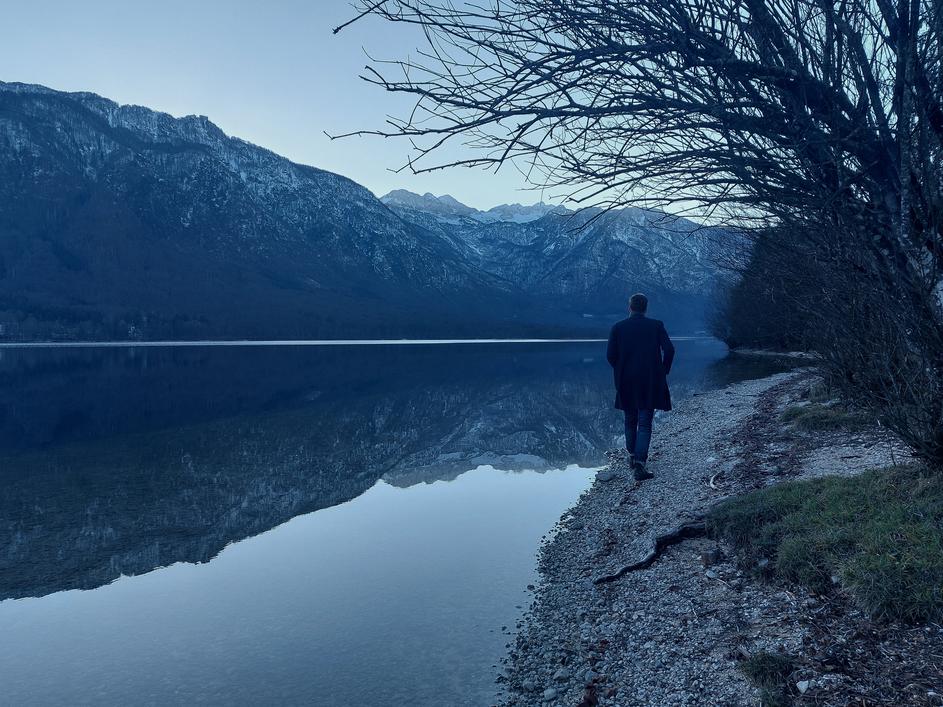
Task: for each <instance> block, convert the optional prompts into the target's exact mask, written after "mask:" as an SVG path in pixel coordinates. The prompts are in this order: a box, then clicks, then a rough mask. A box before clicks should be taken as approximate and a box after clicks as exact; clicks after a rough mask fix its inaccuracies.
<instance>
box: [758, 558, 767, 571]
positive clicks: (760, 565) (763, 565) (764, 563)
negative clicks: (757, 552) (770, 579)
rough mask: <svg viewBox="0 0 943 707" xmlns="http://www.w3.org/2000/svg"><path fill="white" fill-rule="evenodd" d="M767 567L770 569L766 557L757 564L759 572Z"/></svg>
mask: <svg viewBox="0 0 943 707" xmlns="http://www.w3.org/2000/svg"><path fill="white" fill-rule="evenodd" d="M767 567H769V559H768V558H766V557H764V558H763V559H762V560H760V561H759V562H757V563H756V568H757V569H758V570H765V569H766V568H767Z"/></svg>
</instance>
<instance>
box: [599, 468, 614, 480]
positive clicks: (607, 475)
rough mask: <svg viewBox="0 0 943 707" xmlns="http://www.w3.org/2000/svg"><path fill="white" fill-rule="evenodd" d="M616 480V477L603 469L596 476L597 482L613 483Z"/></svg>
mask: <svg viewBox="0 0 943 707" xmlns="http://www.w3.org/2000/svg"><path fill="white" fill-rule="evenodd" d="M614 478H616V475H615V474H614V473H612V472H611V471H608V470H607V469H603V470H602V471H600V472H599V473H598V474H596V480H597V481H612V480H613V479H614Z"/></svg>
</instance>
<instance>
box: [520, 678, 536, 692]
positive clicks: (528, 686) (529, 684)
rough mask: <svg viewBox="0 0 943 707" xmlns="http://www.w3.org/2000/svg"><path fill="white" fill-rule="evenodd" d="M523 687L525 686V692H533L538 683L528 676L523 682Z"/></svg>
mask: <svg viewBox="0 0 943 707" xmlns="http://www.w3.org/2000/svg"><path fill="white" fill-rule="evenodd" d="M521 687H522V688H524V691H525V692H533V691H534V690H536V689H537V684H536V683H535V682H534V681H533V680H531V679H530V678H528V679H527V680H525V681H524V682H522V683H521Z"/></svg>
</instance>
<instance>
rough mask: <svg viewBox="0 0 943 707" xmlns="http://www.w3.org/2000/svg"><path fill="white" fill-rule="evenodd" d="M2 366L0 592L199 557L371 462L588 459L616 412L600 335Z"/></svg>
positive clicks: (343, 497)
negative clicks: (538, 341)
mask: <svg viewBox="0 0 943 707" xmlns="http://www.w3.org/2000/svg"><path fill="white" fill-rule="evenodd" d="M720 353H721V352H720V351H719V350H718V348H717V347H716V346H714V347H701V348H700V349H698V350H697V351H695V350H694V349H693V348H692V349H691V351H690V352H689V354H696V355H689V356H688V357H687V361H686V362H685V364H684V365H683V366H679V369H678V371H677V379H676V387H678V388H683V387H684V384H685V380H688V381H689V384H690V385H694V381H695V380H697V381H700V380H701V379H702V378H703V374H704V372H705V370H707V367H708V364H709V363H710V362H711V361H716V359H717V358H718V357H719V356H720ZM674 375H675V374H673V376H674ZM0 383H2V388H0V410H2V417H0V445H2V449H3V452H2V455H0V465H2V466H0V483H2V484H3V487H4V492H3V494H2V495H0V599H2V598H9V597H23V596H38V595H44V594H48V593H50V592H54V591H59V590H63V589H72V588H92V587H96V586H100V585H102V584H105V583H107V582H109V581H111V580H113V579H115V578H116V577H118V576H120V575H135V574H140V573H143V572H147V571H149V570H151V569H153V568H155V567H160V566H164V565H168V564H172V563H174V562H181V561H183V562H205V561H208V560H210V559H212V558H213V557H214V556H215V555H216V554H217V553H219V552H220V550H222V548H223V547H225V546H226V545H227V544H228V543H230V542H233V541H237V540H240V539H243V538H246V537H250V536H252V535H255V534H258V533H260V532H263V531H265V530H268V529H270V528H272V527H275V526H276V525H279V524H280V523H283V522H285V521H286V520H288V519H290V518H292V517H294V516H296V515H299V514H302V513H307V512H310V511H314V510H317V509H320V508H326V507H329V506H333V505H336V504H338V503H342V502H344V501H347V500H350V499H352V498H355V497H356V496H358V495H359V494H361V493H363V492H364V491H365V490H366V489H368V488H369V487H370V486H372V485H373V484H374V483H375V482H376V481H377V479H379V478H381V477H382V478H385V479H387V480H388V481H390V483H394V484H397V485H409V484H412V483H417V482H420V481H431V480H434V479H437V478H438V479H441V478H446V479H447V478H454V477H455V476H456V475H458V474H459V473H461V472H463V471H465V470H467V469H469V468H473V467H474V466H477V465H478V464H479V463H487V462H489V461H492V460H494V459H495V458H499V459H500V460H501V463H500V465H501V466H502V467H503V468H550V467H560V466H564V465H566V464H571V463H579V464H583V465H586V464H594V463H597V462H598V461H599V459H600V454H601V451H602V450H604V449H605V448H606V447H608V446H609V445H610V444H611V442H612V440H613V438H614V436H615V435H617V434H618V430H619V419H618V416H617V415H615V414H613V411H612V410H611V393H610V381H609V377H608V371H607V368H606V366H605V361H604V360H602V359H601V357H600V351H599V347H598V346H576V345H570V346H550V345H545V346H541V347H521V346H518V347H510V346H502V347H463V348H450V349H448V350H446V349H442V348H436V347H430V348H422V349H417V348H409V349H405V348H402V347H389V348H387V347H384V348H377V347H371V348H363V349H317V350H315V349H251V350H246V349H241V350H240V349H189V350H138V351H134V352H132V351H124V350H118V351H114V350H111V351H101V350H99V351H69V352H62V351H15V352H11V351H6V352H5V355H4V358H3V360H2V361H0Z"/></svg>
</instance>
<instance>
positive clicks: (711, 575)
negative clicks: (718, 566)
mask: <svg viewBox="0 0 943 707" xmlns="http://www.w3.org/2000/svg"><path fill="white" fill-rule="evenodd" d="M704 574H705V575H707V578H708V579H717V578H718V577H719V576H720V575H718V574H717V573H716V572H715V571H714V570H707V572H705V573H704Z"/></svg>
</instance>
